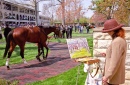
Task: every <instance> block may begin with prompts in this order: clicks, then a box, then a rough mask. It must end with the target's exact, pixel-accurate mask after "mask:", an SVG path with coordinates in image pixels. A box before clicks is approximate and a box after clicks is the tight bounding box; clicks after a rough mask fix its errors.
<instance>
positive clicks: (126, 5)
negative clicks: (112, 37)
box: [91, 0, 130, 25]
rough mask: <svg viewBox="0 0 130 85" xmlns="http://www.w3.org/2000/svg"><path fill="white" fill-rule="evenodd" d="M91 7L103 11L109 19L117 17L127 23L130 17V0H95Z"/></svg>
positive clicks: (99, 11)
mask: <svg viewBox="0 0 130 85" xmlns="http://www.w3.org/2000/svg"><path fill="white" fill-rule="evenodd" d="M92 3H93V6H91V9H93V10H95V11H97V12H98V13H102V14H104V15H105V16H106V18H107V19H111V18H115V19H117V20H118V21H120V22H122V23H124V24H127V25H128V22H129V20H130V19H129V17H130V0H93V1H92Z"/></svg>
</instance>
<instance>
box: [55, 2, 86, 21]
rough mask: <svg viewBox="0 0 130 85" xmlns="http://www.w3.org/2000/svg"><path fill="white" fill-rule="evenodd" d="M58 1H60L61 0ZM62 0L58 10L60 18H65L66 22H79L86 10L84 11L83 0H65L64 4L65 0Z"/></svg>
mask: <svg viewBox="0 0 130 85" xmlns="http://www.w3.org/2000/svg"><path fill="white" fill-rule="evenodd" d="M58 1H59V2H60V0H58ZM61 1H62V3H61V5H60V6H59V7H58V9H57V12H56V14H57V16H58V18H59V19H60V20H62V19H65V23H74V22H75V21H77V22H79V19H80V18H81V17H83V15H84V12H82V9H83V7H82V4H81V2H82V0H65V1H64V5H62V4H63V0H61ZM63 6H64V7H63ZM63 8H64V9H63ZM63 11H64V12H63Z"/></svg>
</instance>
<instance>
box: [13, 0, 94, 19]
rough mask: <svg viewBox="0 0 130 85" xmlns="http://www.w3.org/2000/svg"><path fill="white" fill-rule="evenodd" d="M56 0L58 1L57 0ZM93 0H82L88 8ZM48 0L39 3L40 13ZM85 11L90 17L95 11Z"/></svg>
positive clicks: (84, 7)
mask: <svg viewBox="0 0 130 85" xmlns="http://www.w3.org/2000/svg"><path fill="white" fill-rule="evenodd" d="M15 1H24V2H25V1H26V2H29V0H15ZM50 1H51V0H50ZM55 1H57V0H55ZM91 1H92V0H82V5H83V9H87V8H88V7H89V6H90V5H91ZM48 2H49V1H41V2H40V3H39V11H41V12H40V14H41V13H42V6H43V4H45V3H48ZM84 11H85V16H86V17H88V18H90V17H91V16H92V15H93V11H92V10H84Z"/></svg>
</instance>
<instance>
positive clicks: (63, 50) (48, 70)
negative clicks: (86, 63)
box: [0, 43, 78, 85]
mask: <svg viewBox="0 0 130 85" xmlns="http://www.w3.org/2000/svg"><path fill="white" fill-rule="evenodd" d="M49 48H50V50H51V52H50V53H49V55H48V59H47V61H44V62H38V61H37V60H36V59H35V60H32V61H29V62H28V63H29V64H30V65H29V66H27V65H25V64H23V63H21V64H15V65H10V67H11V70H7V69H6V66H2V67H0V77H1V78H4V79H7V80H19V82H20V85H24V84H26V83H29V82H34V81H38V80H45V79H47V78H50V77H52V76H56V75H58V74H60V73H63V72H65V71H67V70H69V69H71V68H72V67H75V66H76V65H78V63H76V62H74V61H73V60H72V59H70V55H69V52H68V48H67V44H61V43H49Z"/></svg>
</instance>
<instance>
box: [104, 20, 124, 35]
mask: <svg viewBox="0 0 130 85" xmlns="http://www.w3.org/2000/svg"><path fill="white" fill-rule="evenodd" d="M122 26H124V25H123V24H118V23H117V21H116V20H115V19H110V20H107V21H106V22H105V23H104V28H103V29H102V32H103V33H106V32H110V31H113V30H117V29H120V28H121V27H122Z"/></svg>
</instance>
